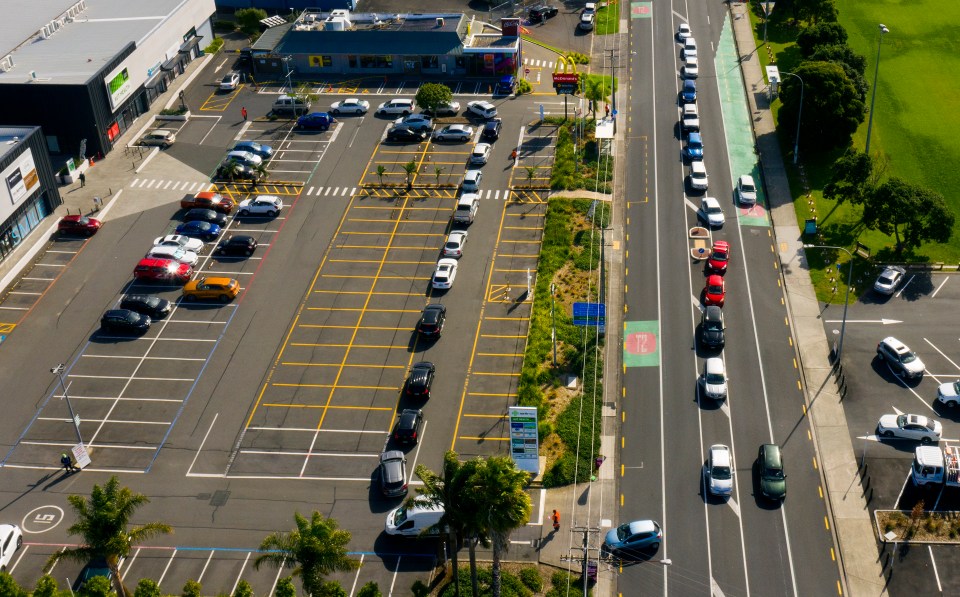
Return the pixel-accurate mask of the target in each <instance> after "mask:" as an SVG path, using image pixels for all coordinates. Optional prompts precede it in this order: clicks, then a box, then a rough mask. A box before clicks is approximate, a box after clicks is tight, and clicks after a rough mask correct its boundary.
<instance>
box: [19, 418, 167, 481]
mask: <svg viewBox="0 0 960 597" xmlns="http://www.w3.org/2000/svg"><path fill="white" fill-rule="evenodd" d="M54 420H60V421H62V420H63V419H54ZM20 443H21V444H26V445H28V446H72V445H74V443H73V442H36V441H22V442H20ZM94 446H96V447H98V448H110V449H111V450H149V451H151V452H153V451H155V450H156V449H157V447H156V446H129V445H126V444H100V443H94V442H88V443H87V447H88V448H92V447H94ZM8 466H16V465H13V464H5V465H4V468H6V467H8ZM17 468H36V467H32V466H19V467H17ZM43 468H46V467H43ZM54 468H61V467H59V466H58V467H54ZM130 472H134V471H130Z"/></svg>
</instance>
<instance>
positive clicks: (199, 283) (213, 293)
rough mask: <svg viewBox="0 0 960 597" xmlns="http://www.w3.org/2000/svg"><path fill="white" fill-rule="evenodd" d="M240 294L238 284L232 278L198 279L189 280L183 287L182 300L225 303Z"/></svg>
mask: <svg viewBox="0 0 960 597" xmlns="http://www.w3.org/2000/svg"><path fill="white" fill-rule="evenodd" d="M238 294H240V282H237V281H236V280H234V279H233V278H214V277H211V278H200V279H197V280H191V281H189V282H187V283H186V285H185V286H184V287H183V298H185V299H186V300H188V301H195V300H198V299H204V300H214V299H215V300H219V301H220V302H223V303H225V302H227V301H229V300H231V299H234V298H237V295H238Z"/></svg>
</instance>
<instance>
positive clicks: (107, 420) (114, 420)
mask: <svg viewBox="0 0 960 597" xmlns="http://www.w3.org/2000/svg"><path fill="white" fill-rule="evenodd" d="M37 420H38V421H63V420H64V419H63V417H37ZM67 420H69V419H67ZM83 420H84V421H85V422H87V423H120V424H122V425H169V424H170V423H172V421H128V420H125V419H91V418H90V417H84V418H83ZM89 445H91V446H92V445H93V442H90V444H89ZM154 449H156V448H154Z"/></svg>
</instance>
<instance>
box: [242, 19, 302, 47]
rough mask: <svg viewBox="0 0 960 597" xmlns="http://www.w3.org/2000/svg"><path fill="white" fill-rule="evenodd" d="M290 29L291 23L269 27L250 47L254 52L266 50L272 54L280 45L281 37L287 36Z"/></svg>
mask: <svg viewBox="0 0 960 597" xmlns="http://www.w3.org/2000/svg"><path fill="white" fill-rule="evenodd" d="M291 27H293V23H287V24H285V25H279V26H277V27H271V28H269V29H267V30H266V31H264V32H263V33H262V34H261V35H260V37H258V38H257V41H256V42H254V44H253V45H252V46H251V47H252V48H253V49H254V50H268V51H271V52H272V51H273V49H274V48H276V47H277V45H278V44H279V43H280V40H282V39H283V36H284V35H286V34H287V31H290V28H291Z"/></svg>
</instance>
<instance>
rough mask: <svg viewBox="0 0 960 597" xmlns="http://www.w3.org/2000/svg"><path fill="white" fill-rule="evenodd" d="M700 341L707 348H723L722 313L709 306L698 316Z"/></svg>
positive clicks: (715, 307)
mask: <svg viewBox="0 0 960 597" xmlns="http://www.w3.org/2000/svg"><path fill="white" fill-rule="evenodd" d="M700 339H701V341H702V342H703V345H704V346H706V347H707V348H723V344H724V337H723V311H722V310H721V309H720V307H718V306H716V305H710V306H709V307H707V308H706V309H704V310H703V315H701V316H700Z"/></svg>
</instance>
